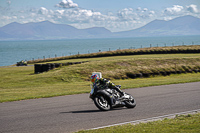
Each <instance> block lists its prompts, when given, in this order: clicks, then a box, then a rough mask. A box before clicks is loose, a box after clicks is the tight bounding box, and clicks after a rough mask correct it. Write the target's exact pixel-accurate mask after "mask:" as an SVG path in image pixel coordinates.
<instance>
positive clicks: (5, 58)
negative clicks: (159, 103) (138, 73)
mask: <svg viewBox="0 0 200 133" xmlns="http://www.w3.org/2000/svg"><path fill="white" fill-rule="evenodd" d="M179 45H200V36H176V37H137V38H110V39H73V40H41V41H0V66H8V65H12V64H15V63H16V62H18V61H21V60H33V59H43V58H52V57H55V56H56V57H61V56H68V55H76V54H78V53H79V54H85V53H96V52H99V51H109V50H117V49H129V48H132V49H138V48H144V47H150V46H152V47H157V46H159V47H165V46H179Z"/></svg>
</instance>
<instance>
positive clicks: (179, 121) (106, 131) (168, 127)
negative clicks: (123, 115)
mask: <svg viewBox="0 0 200 133" xmlns="http://www.w3.org/2000/svg"><path fill="white" fill-rule="evenodd" d="M199 125H200V114H194V115H190V114H188V115H185V116H184V115H180V116H177V117H176V118H174V119H167V118H166V119H164V120H162V121H161V120H159V121H154V122H148V123H140V124H137V125H132V124H126V125H122V126H113V127H108V128H103V129H98V130H87V131H79V132H78V133H199V132H200V126H199Z"/></svg>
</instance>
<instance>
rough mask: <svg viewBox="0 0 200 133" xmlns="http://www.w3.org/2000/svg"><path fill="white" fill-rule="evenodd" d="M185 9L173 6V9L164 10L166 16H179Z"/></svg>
mask: <svg viewBox="0 0 200 133" xmlns="http://www.w3.org/2000/svg"><path fill="white" fill-rule="evenodd" d="M183 9H184V8H183V6H179V5H173V7H169V8H166V9H165V10H164V13H165V14H166V15H177V14H180V13H181V12H182V11H183Z"/></svg>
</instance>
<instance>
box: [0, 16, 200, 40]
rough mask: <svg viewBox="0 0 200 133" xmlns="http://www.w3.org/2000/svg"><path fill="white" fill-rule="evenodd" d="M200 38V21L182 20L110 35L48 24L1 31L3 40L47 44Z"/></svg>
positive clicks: (12, 26) (11, 26)
mask: <svg viewBox="0 0 200 133" xmlns="http://www.w3.org/2000/svg"><path fill="white" fill-rule="evenodd" d="M176 35H200V18H196V17H193V16H189V15H188V16H183V17H178V18H175V19H172V20H170V21H164V20H154V21H152V22H150V23H148V24H147V25H145V26H143V27H140V28H138V29H134V30H130V31H123V32H111V31H109V30H107V29H106V28H103V27H93V28H88V29H77V28H75V27H73V26H70V25H66V24H54V23H52V22H49V21H43V22H38V23H33V22H31V23H26V24H20V23H17V22H13V23H10V24H8V25H6V26H3V27H1V28H0V40H47V39H81V38H115V37H145V36H176Z"/></svg>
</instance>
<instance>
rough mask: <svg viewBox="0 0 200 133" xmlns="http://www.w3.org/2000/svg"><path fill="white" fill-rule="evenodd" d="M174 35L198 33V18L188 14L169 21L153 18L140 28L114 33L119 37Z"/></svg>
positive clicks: (199, 27) (199, 28) (199, 32)
mask: <svg viewBox="0 0 200 133" xmlns="http://www.w3.org/2000/svg"><path fill="white" fill-rule="evenodd" d="M176 35H200V19H199V18H196V17H193V16H189V15H188V16H183V17H178V18H175V19H172V20H170V21H164V20H154V21H152V22H150V23H148V24H147V25H145V26H143V27H141V28H138V29H134V30H130V31H124V32H118V33H115V36H120V37H142V36H176Z"/></svg>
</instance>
